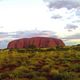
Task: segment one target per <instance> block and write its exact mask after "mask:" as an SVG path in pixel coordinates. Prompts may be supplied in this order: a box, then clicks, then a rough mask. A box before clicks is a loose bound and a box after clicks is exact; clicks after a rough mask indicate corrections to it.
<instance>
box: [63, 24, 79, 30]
mask: <svg viewBox="0 0 80 80" xmlns="http://www.w3.org/2000/svg"><path fill="white" fill-rule="evenodd" d="M76 28H78V26H77V25H74V24H67V25H66V27H64V29H67V30H68V31H72V30H75V29H76Z"/></svg>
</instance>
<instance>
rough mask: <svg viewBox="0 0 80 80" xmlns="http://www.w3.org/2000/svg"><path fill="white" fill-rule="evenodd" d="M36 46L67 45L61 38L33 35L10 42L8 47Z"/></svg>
mask: <svg viewBox="0 0 80 80" xmlns="http://www.w3.org/2000/svg"><path fill="white" fill-rule="evenodd" d="M32 45H33V46H35V47H36V48H50V47H56V46H65V44H64V42H63V41H62V40H61V39H57V38H49V37H32V38H22V39H17V40H13V41H11V42H9V44H8V46H7V48H8V49H14V48H28V47H29V46H32Z"/></svg>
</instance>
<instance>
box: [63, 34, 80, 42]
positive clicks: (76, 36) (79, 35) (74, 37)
mask: <svg viewBox="0 0 80 80" xmlns="http://www.w3.org/2000/svg"><path fill="white" fill-rule="evenodd" d="M63 39H68V40H69V39H70V40H71V39H80V33H77V34H74V35H71V36H67V37H64V38H63Z"/></svg>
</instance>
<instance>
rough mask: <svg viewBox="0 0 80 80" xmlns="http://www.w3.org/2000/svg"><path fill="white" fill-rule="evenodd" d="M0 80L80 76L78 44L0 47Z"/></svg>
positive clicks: (78, 79)
mask: <svg viewBox="0 0 80 80" xmlns="http://www.w3.org/2000/svg"><path fill="white" fill-rule="evenodd" d="M0 80H80V46H71V47H70V46H65V47H56V48H29V49H3V50H0Z"/></svg>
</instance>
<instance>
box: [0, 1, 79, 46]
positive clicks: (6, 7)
mask: <svg viewBox="0 0 80 80" xmlns="http://www.w3.org/2000/svg"><path fill="white" fill-rule="evenodd" d="M36 35H37V36H48V37H49V36H50V37H57V38H61V39H63V40H64V42H65V43H66V44H69V45H72V44H78V43H80V0H0V42H1V43H0V44H1V45H3V43H5V42H7V41H9V40H12V39H16V38H23V37H29V36H36Z"/></svg>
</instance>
